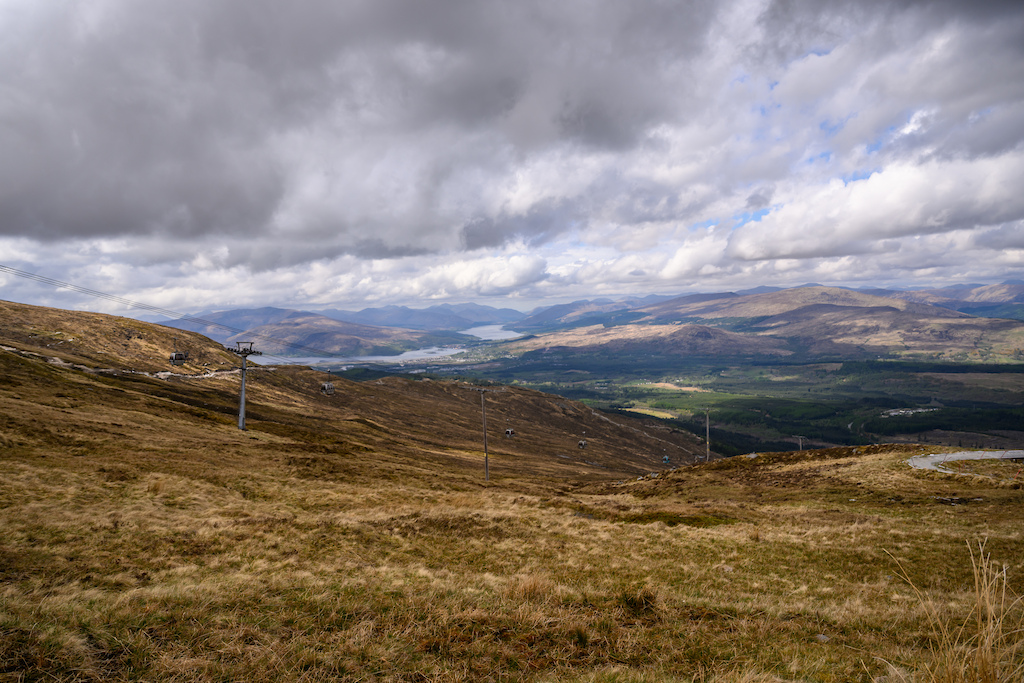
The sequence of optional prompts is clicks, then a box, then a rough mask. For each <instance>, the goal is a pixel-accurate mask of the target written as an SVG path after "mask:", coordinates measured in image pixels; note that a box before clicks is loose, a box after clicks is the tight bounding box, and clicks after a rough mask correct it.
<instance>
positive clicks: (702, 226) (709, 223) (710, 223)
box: [690, 218, 721, 230]
mask: <svg viewBox="0 0 1024 683" xmlns="http://www.w3.org/2000/svg"><path fill="white" fill-rule="evenodd" d="M720 222H721V221H720V220H718V219H717V218H709V219H708V220H706V221H701V222H700V223H694V224H693V225H691V226H690V230H707V229H708V228H713V227H715V226H716V225H718V224H719V223H720Z"/></svg>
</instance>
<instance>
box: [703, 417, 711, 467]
mask: <svg viewBox="0 0 1024 683" xmlns="http://www.w3.org/2000/svg"><path fill="white" fill-rule="evenodd" d="M709 460H711V408H705V409H704V462H708V461H709Z"/></svg>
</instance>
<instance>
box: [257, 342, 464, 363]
mask: <svg viewBox="0 0 1024 683" xmlns="http://www.w3.org/2000/svg"><path fill="white" fill-rule="evenodd" d="M462 351H465V349H460V348H458V347H450V346H431V347H428V348H425V349H415V350H413V351H406V352H405V353H400V354H398V355H396V356H326V357H325V356H304V357H301V358H292V357H288V358H287V361H286V362H287V364H289V365H321V364H324V363H404V362H406V361H413V360H416V361H419V360H430V359H431V358H444V357H445V356H454V355H455V354H456V353H460V352H462ZM249 362H250V363H259V364H260V365H279V364H281V363H282V361H281V357H280V356H278V357H275V358H266V357H263V356H249Z"/></svg>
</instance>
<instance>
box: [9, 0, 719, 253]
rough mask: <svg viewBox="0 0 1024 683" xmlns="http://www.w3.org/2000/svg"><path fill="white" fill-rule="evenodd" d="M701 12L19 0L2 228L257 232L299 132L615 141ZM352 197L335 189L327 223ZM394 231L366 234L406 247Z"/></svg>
mask: <svg viewBox="0 0 1024 683" xmlns="http://www.w3.org/2000/svg"><path fill="white" fill-rule="evenodd" d="M710 18H711V11H710V9H709V7H708V5H707V3H693V5H692V6H690V7H686V6H680V5H679V4H677V3H672V4H669V3H647V4H643V5H639V4H638V5H625V4H620V3H605V2H578V3H558V4H554V5H552V4H550V3H536V4H534V3H525V2H523V3H506V2H457V1H451V2H444V3H440V2H432V3H423V2H415V1H412V0H408V1H393V2H378V1H374V2H344V3H339V2H327V1H323V2H307V3H302V4H300V5H286V4H282V3H279V2H272V1H269V0H263V1H257V2H254V1H252V0H245V1H244V2H243V1H242V0H236V1H234V2H217V3H208V2H199V1H197V0H193V1H179V0H175V1H174V2H170V1H163V2H160V1H157V2H149V3H145V4H144V5H143V4H140V3H135V2H127V1H122V2H93V3H86V2H83V3H75V4H67V3H57V2H33V3H23V4H22V5H18V4H14V5H12V7H11V8H9V9H8V11H7V12H6V14H5V16H4V18H3V22H4V25H3V30H4V33H5V36H6V38H7V39H6V40H5V41H4V42H3V45H4V47H3V48H2V52H0V70H2V72H3V73H4V74H5V77H4V88H3V92H4V96H3V98H2V99H0V115H2V117H3V120H4V121H5V126H4V127H3V129H2V131H0V151H2V152H3V155H2V159H0V166H2V168H0V174H2V176H0V177H2V178H3V180H4V181H5V182H4V183H3V185H2V187H0V193H2V194H0V207H2V208H0V231H2V232H3V233H4V234H8V235H31V236H32V237H33V238H36V239H41V240H50V239H61V238H66V237H69V236H79V237H86V236H118V235H138V234H168V235H181V236H185V237H189V236H194V235H197V234H204V233H205V234H209V233H216V234H223V235H225V236H241V235H249V236H255V235H258V234H259V233H261V232H262V231H264V230H266V229H268V228H269V227H270V226H271V225H272V223H273V222H274V220H275V214H276V212H277V211H278V210H279V209H280V208H281V206H282V204H283V203H285V201H286V199H285V195H287V194H289V193H292V192H295V187H296V186H297V185H300V184H302V183H303V182H304V181H303V179H302V178H301V177H299V175H298V172H297V170H296V169H295V168H294V167H293V166H292V165H291V164H290V160H289V159H287V158H282V154H281V153H280V149H279V145H280V143H281V140H282V139H284V138H287V137H288V136H290V135H295V134H306V135H308V136H310V137H311V138H312V139H313V140H314V141H315V140H316V139H317V138H319V137H322V138H323V140H324V143H325V144H326V145H335V146H336V147H337V154H339V155H341V154H344V153H345V151H346V147H345V144H344V143H345V142H346V140H348V139H350V138H352V137H356V138H359V137H364V136H367V135H370V136H373V135H381V136H388V135H393V136H395V139H396V140H401V138H402V136H404V135H415V136H422V137H429V136H430V135H431V133H432V131H433V129H435V128H438V127H445V128H453V127H454V128H462V129H465V130H466V131H467V132H468V133H471V132H472V131H473V130H474V129H481V128H482V129H485V130H486V131H487V134H489V135H491V136H497V137H499V138H500V139H504V140H505V143H506V144H507V143H509V142H511V143H512V144H513V146H517V147H520V148H521V149H523V150H524V152H527V153H528V151H529V150H530V149H535V148H538V147H539V148H544V147H546V146H548V145H553V144H561V143H563V142H576V143H579V144H582V145H584V146H590V147H597V148H609V149H622V148H625V147H628V146H630V145H632V144H633V143H635V141H636V140H637V138H638V136H640V135H641V133H642V132H643V130H644V129H645V128H646V127H648V126H650V125H652V124H653V123H656V122H658V121H660V120H663V119H665V118H671V117H672V116H675V115H676V114H677V112H676V111H675V107H674V105H673V104H672V98H671V97H667V96H666V94H665V90H666V88H668V87H671V89H672V90H673V91H674V92H678V91H679V90H680V87H679V84H678V83H668V82H666V78H667V77H668V76H669V70H671V69H675V68H677V67H678V66H679V65H681V64H682V63H683V61H684V60H685V58H686V57H688V56H690V55H692V54H694V53H695V52H697V51H699V50H700V49H701V48H702V39H703V34H704V30H705V28H706V25H707V22H708V21H709V20H710ZM517 107H518V108H519V109H518V111H517V112H515V114H514V116H513V115H512V114H513V110H514V109H516V108H517ZM500 139H499V143H500ZM487 151H488V149H482V150H481V152H480V153H481V154H484V153H485V152H487ZM364 161H365V163H366V164H371V163H373V161H374V160H373V159H371V158H367V159H365V160H364ZM466 163H468V164H473V163H477V162H475V161H474V160H473V159H468V160H466ZM479 163H481V164H484V163H486V162H485V161H483V160H481V161H479ZM351 191H352V192H354V193H357V194H358V193H359V192H360V188H358V187H356V188H352V189H351ZM347 200H348V197H347V196H346V195H345V194H344V191H343V190H338V191H336V197H335V201H336V204H337V206H336V209H335V220H337V222H338V224H339V225H343V224H345V223H352V222H353V221H352V218H351V217H350V216H348V214H347V212H346V209H345V204H346V202H347ZM347 216H348V220H346V217H347ZM407 218H408V217H396V219H395V222H396V223H399V224H401V223H409V224H410V225H409V227H408V228H406V229H408V230H409V231H410V232H414V231H415V230H416V227H415V224H416V223H418V221H415V220H407ZM450 218H452V219H454V220H459V217H458V216H452V217H450ZM495 220H500V218H499V217H495ZM524 220H529V219H524ZM298 229H299V231H300V232H301V230H302V228H298ZM396 231H397V233H398V234H391V235H386V236H383V237H381V238H380V239H382V240H384V241H386V242H389V243H390V244H389V246H388V247H387V249H384V250H382V251H379V252H378V250H372V251H374V253H386V252H387V250H388V249H398V250H399V251H401V250H403V249H404V248H405V247H404V246H403V245H402V244H401V242H403V240H404V237H403V235H402V234H401V228H396ZM342 232H344V231H343V230H342ZM413 241H415V240H413ZM489 241H490V240H485V242H488V243H489ZM467 243H475V242H474V241H473V240H468V241H467ZM353 248H355V249H356V250H357V251H364V252H365V250H364V249H361V248H357V247H356V245H354V243H353ZM417 248H418V246H416V245H415V244H414V245H413V249H414V250H415V249H417Z"/></svg>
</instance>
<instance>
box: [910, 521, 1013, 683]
mask: <svg viewBox="0 0 1024 683" xmlns="http://www.w3.org/2000/svg"><path fill="white" fill-rule="evenodd" d="M967 547H968V551H969V553H970V559H971V569H972V570H973V574H974V594H973V602H972V603H971V609H970V611H969V612H968V614H966V615H960V614H957V613H956V612H955V611H951V610H950V609H949V608H948V606H946V605H941V604H937V603H936V601H935V598H934V597H931V596H928V595H926V594H925V593H924V592H922V591H921V590H919V589H918V588H917V587H916V586H915V585H914V583H913V582H912V580H911V579H910V578H909V577H907V575H906V572H905V571H902V568H901V572H902V573H903V575H904V577H905V578H906V579H907V582H908V584H909V585H910V586H911V587H912V588H913V589H914V591H915V593H916V594H917V597H918V599H919V600H920V602H921V605H922V606H923V607H924V609H925V612H926V614H927V616H928V621H929V624H930V626H931V629H932V632H933V640H932V646H931V647H932V651H933V654H934V657H933V659H932V661H930V662H928V663H926V664H924V665H923V666H922V667H921V670H920V671H918V672H914V673H907V669H906V668H904V667H896V666H891V667H890V668H891V671H892V677H893V679H894V680H898V681H906V682H907V683H911V682H914V683H916V682H917V681H928V682H930V683H1015V682H1016V681H1020V680H1022V679H1024V602H1022V598H1020V597H1016V596H1014V595H1013V594H1012V593H1011V592H1010V589H1009V586H1008V580H1007V566H1006V565H1005V564H1004V565H996V564H994V563H993V562H992V558H991V555H990V554H989V553H986V552H985V542H984V541H978V542H977V546H976V547H975V546H973V545H972V544H970V543H968V544H967Z"/></svg>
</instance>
